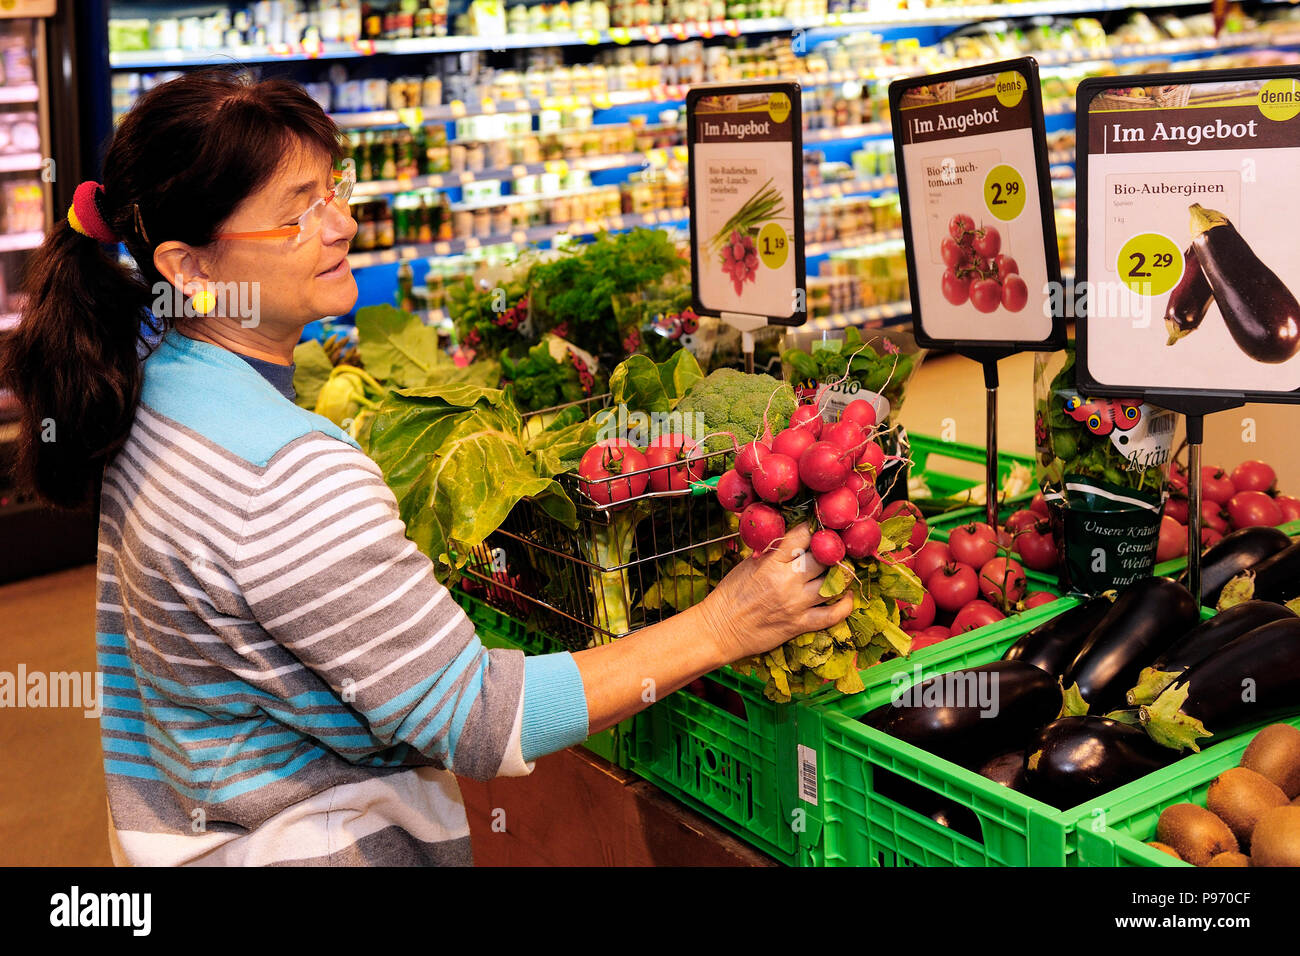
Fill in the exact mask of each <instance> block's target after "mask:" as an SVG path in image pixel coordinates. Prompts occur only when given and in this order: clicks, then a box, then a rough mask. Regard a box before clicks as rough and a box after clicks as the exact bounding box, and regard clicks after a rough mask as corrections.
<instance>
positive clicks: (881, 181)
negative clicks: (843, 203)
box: [803, 175, 898, 200]
mask: <svg viewBox="0 0 1300 956" xmlns="http://www.w3.org/2000/svg"><path fill="white" fill-rule="evenodd" d="M897 188H898V177H897V176H892V175H890V176H872V177H870V178H868V179H850V180H845V181H844V182H840V183H823V184H822V185H820V186H814V187H812V188H811V189H805V190H804V191H803V197H804V199H812V200H816V199H839V198H840V197H842V196H856V195H859V194H861V193H874V192H881V191H883V190H886V189H897Z"/></svg>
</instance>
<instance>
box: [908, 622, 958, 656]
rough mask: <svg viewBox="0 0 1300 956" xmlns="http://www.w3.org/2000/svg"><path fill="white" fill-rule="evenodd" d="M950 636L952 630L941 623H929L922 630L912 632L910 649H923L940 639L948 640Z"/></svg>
mask: <svg viewBox="0 0 1300 956" xmlns="http://www.w3.org/2000/svg"><path fill="white" fill-rule="evenodd" d="M951 636H952V632H951V631H949V630H948V629H947V628H946V627H944V626H943V625H942V624H931V625H930V626H929V627H927V628H925V629H924V630H920V631H916V632H915V633H913V634H912V650H913V651H922V650H925V649H926V648H927V647H933V646H934V645H935V644H938V643H939V642H940V641H946V640H948V638H950V637H951Z"/></svg>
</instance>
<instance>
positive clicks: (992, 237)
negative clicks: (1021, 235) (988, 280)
mask: <svg viewBox="0 0 1300 956" xmlns="http://www.w3.org/2000/svg"><path fill="white" fill-rule="evenodd" d="M973 245H974V247H975V252H976V254H978V255H981V256H983V257H984V258H985V259H992V258H993V257H994V256H996V255H997V254H998V251H999V250H1000V249H1001V248H1002V236H1001V234H1000V233H999V232H998V231H997V229H996V228H995V227H993V226H985V227H984V228H983V229H981V230H979V231H978V232H977V233H975V242H974V243H973Z"/></svg>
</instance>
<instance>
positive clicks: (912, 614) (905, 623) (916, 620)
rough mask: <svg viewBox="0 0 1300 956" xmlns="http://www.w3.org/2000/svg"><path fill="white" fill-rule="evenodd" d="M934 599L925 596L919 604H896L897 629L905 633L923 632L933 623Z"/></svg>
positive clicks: (927, 595)
mask: <svg viewBox="0 0 1300 956" xmlns="http://www.w3.org/2000/svg"><path fill="white" fill-rule="evenodd" d="M935 613H936V611H935V607H934V598H932V597H930V595H929V594H926V595H925V596H924V597H922V598H921V603H920V604H908V603H907V602H906V601H899V602H898V621H899V627H901V628H902V629H903V630H905V631H923V630H925V629H926V628H927V627H929V626H930V625H931V624H933V623H934V615H935Z"/></svg>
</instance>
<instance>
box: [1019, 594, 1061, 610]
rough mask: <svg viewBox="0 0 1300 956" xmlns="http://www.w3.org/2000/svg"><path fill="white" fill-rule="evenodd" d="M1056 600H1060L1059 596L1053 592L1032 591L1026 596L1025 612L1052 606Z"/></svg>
mask: <svg viewBox="0 0 1300 956" xmlns="http://www.w3.org/2000/svg"><path fill="white" fill-rule="evenodd" d="M1056 600H1059V598H1057V596H1056V595H1055V594H1053V593H1052V592H1051V591H1030V592H1029V593H1028V594H1026V595H1025V600H1024V605H1025V610H1026V611H1028V610H1030V609H1031V608H1036V607H1042V606H1043V605H1044V604H1051V603H1052V602H1053V601H1056Z"/></svg>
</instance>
